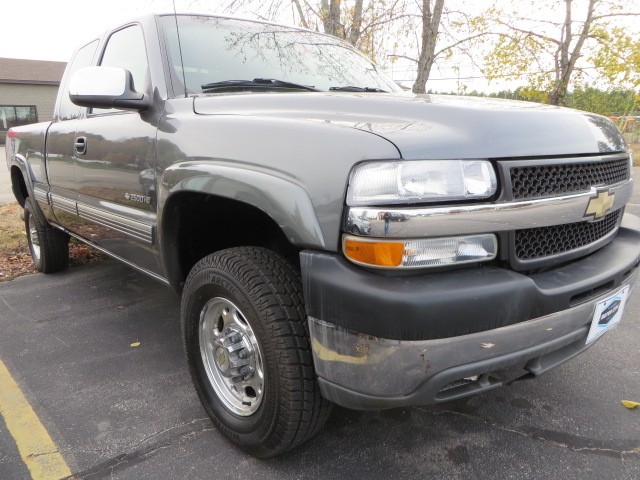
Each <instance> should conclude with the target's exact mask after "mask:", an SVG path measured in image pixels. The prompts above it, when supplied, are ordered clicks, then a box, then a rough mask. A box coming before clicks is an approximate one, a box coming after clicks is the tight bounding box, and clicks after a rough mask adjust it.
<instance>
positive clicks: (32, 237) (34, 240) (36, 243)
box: [29, 215, 40, 261]
mask: <svg viewBox="0 0 640 480" xmlns="http://www.w3.org/2000/svg"><path fill="white" fill-rule="evenodd" d="M29 243H31V252H32V253H33V258H34V260H36V261H39V260H40V237H39V236H38V228H37V227H36V221H35V219H34V218H33V215H29Z"/></svg>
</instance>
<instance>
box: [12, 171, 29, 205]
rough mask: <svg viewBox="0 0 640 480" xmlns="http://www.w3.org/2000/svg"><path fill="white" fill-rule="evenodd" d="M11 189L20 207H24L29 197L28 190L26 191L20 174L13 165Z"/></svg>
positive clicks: (25, 185)
mask: <svg viewBox="0 0 640 480" xmlns="http://www.w3.org/2000/svg"><path fill="white" fill-rule="evenodd" d="M11 188H12V189H13V195H14V196H15V197H16V200H18V203H19V204H20V206H21V207H24V201H25V200H26V199H27V197H28V196H29V190H27V184H26V183H25V181H24V177H23V176H22V172H21V171H20V169H19V168H18V167H16V166H15V165H14V166H13V167H11Z"/></svg>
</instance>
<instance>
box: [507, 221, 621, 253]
mask: <svg viewBox="0 0 640 480" xmlns="http://www.w3.org/2000/svg"><path fill="white" fill-rule="evenodd" d="M621 213H622V210H617V211H615V212H611V213H608V214H607V215H605V216H604V218H602V220H598V221H596V222H586V221H585V222H577V223H566V224H560V225H554V226H551V227H540V228H527V229H523V230H516V231H515V255H516V257H517V258H518V259H519V260H532V259H538V258H542V257H549V256H553V255H557V254H560V253H565V252H569V251H571V250H575V249H578V248H581V247H584V246H587V245H591V244H593V243H596V242H597V241H599V240H602V239H603V238H605V237H606V236H607V235H609V234H610V233H611V232H613V231H614V230H615V229H616V227H617V226H618V223H619V222H620V216H621V215H620V214H621Z"/></svg>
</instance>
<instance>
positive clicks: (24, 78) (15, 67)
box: [0, 58, 67, 144]
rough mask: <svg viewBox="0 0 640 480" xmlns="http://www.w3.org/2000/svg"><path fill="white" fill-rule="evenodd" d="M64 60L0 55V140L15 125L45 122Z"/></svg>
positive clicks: (56, 89) (2, 141) (58, 83)
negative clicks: (0, 56) (26, 58)
mask: <svg viewBox="0 0 640 480" xmlns="http://www.w3.org/2000/svg"><path fill="white" fill-rule="evenodd" d="M66 65H67V64H66V63H64V62H50V61H44V60H23V59H17V58H0V144H3V143H4V139H5V136H6V133H7V130H8V129H9V128H11V127H14V126H17V125H26V124H28V123H34V122H45V121H48V120H51V119H52V118H53V108H54V105H55V103H56V95H57V94H58V87H59V86H60V80H61V79H62V74H63V73H64V69H65V67H66Z"/></svg>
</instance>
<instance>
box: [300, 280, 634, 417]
mask: <svg viewBox="0 0 640 480" xmlns="http://www.w3.org/2000/svg"><path fill="white" fill-rule="evenodd" d="M636 277H637V272H634V273H633V274H632V275H631V276H630V277H628V278H627V279H625V281H624V282H623V283H622V285H621V286H620V287H617V288H616V289H615V290H612V291H609V292H607V293H606V294H603V295H601V296H599V297H596V298H593V299H591V300H589V301H588V302H585V303H583V304H580V305H577V306H575V307H572V308H569V309H566V310H562V311H559V312H556V313H553V314H550V315H546V316H543V317H540V318H536V319H533V320H529V321H526V322H522V323H518V324H515V325H510V326H506V327H501V328H496V329H493V330H488V331H484V332H480V333H474V334H469V335H463V336H459V337H451V338H444V339H436V340H418V341H405V340H390V339H385V338H379V337H375V336H371V335H365V334H360V333H358V332H354V331H351V330H348V329H346V328H344V327H340V326H337V325H335V324H331V323H327V322H324V321H322V320H319V319H316V318H312V317H309V328H310V332H311V340H312V348H313V356H314V362H315V368H316V372H317V374H318V378H319V382H320V387H321V390H322V393H323V395H324V396H325V397H326V398H327V399H328V400H331V401H333V402H334V403H337V404H339V405H342V406H344V407H347V408H353V409H358V410H367V409H384V408H394V407H404V406H413V405H426V404H432V403H439V402H443V401H448V400H453V399H456V398H461V397H465V396H468V395H472V394H475V393H479V392H482V391H486V390H490V389H493V388H496V387H499V386H501V385H503V384H505V383H508V382H510V381H513V380H515V379H518V378H522V377H532V376H537V375H539V374H541V373H543V372H545V371H547V370H549V369H551V368H553V367H555V366H557V365H560V364H561V363H564V362H565V361H567V360H569V359H570V358H572V357H574V356H576V355H578V354H579V353H581V352H583V351H584V350H586V349H587V348H589V347H590V346H591V345H593V344H594V343H595V342H592V343H590V344H587V343H586V338H587V334H588V332H589V327H590V323H591V319H592V316H593V314H594V309H595V305H596V303H598V302H599V301H601V300H602V299H603V298H607V296H610V295H612V294H613V293H615V291H618V290H621V289H622V288H623V287H624V286H626V285H630V286H633V285H634V283H635V280H636ZM390 321H392V320H390Z"/></svg>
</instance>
